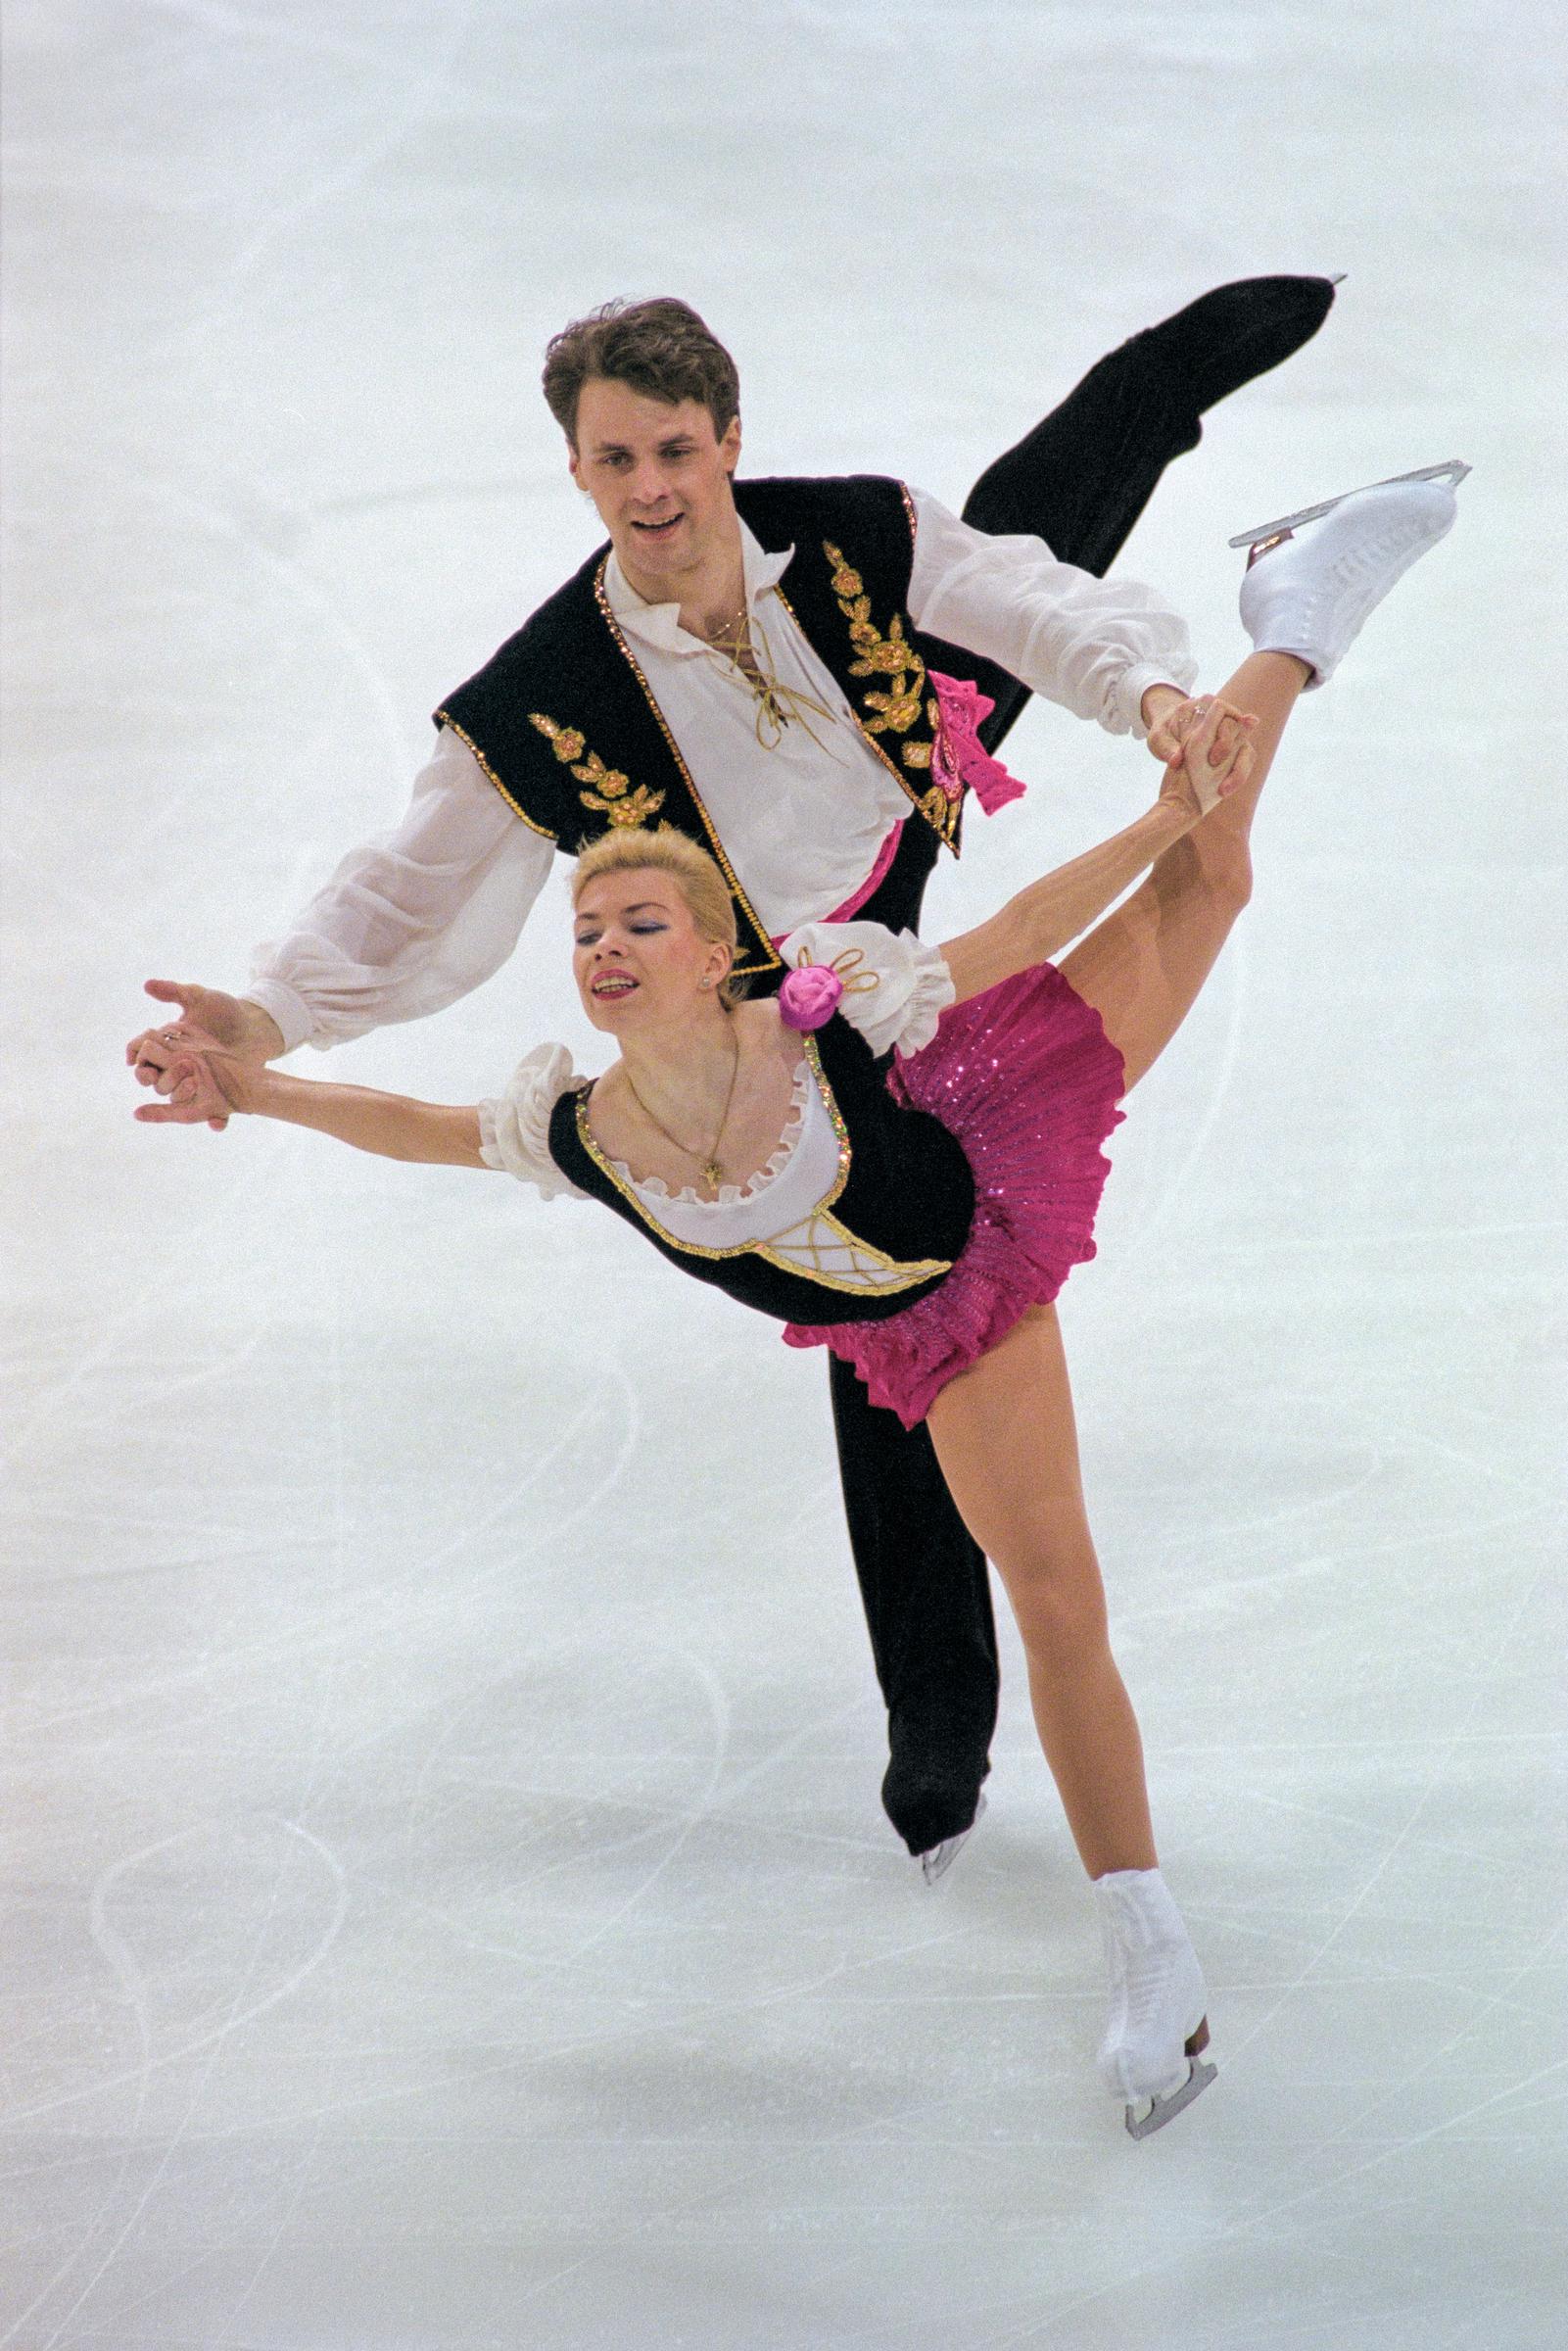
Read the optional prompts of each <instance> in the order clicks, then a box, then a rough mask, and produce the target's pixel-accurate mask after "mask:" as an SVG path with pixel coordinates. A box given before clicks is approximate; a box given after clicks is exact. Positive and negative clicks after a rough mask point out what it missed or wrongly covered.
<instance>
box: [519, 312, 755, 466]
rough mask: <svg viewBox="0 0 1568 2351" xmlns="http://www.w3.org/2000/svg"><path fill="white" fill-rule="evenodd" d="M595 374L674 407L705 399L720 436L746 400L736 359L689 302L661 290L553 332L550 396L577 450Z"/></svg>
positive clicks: (548, 382)
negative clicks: (587, 389)
mask: <svg viewBox="0 0 1568 2351" xmlns="http://www.w3.org/2000/svg"><path fill="white" fill-rule="evenodd" d="M594 376H607V377H608V378H609V380H610V381H611V382H612V383H617V384H627V385H630V387H631V389H632V390H633V391H634V392H641V393H642V394H643V395H644V396H645V397H646V398H647V399H649V400H665V401H668V402H669V403H670V405H671V407H672V408H673V407H675V406H676V405H677V403H679V402H680V401H683V400H697V401H700V402H701V403H702V406H703V407H704V408H706V409H707V411H708V414H709V415H710V416H711V417H712V418H713V431H714V438H715V439H716V440H722V439H723V438H724V435H725V433H726V432H727V431H728V430H729V427H730V421H731V419H732V417H734V416H735V415H736V414H737V413H738V410H739V407H740V378H739V375H738V373H737V372H736V363H735V361H734V360H732V359H731V357H730V354H729V353H728V352H727V351H726V350H725V348H724V345H723V344H722V343H721V342H720V341H719V339H718V337H717V336H716V335H713V334H710V333H709V331H708V329H707V327H706V326H704V324H703V322H702V320H701V319H700V318H699V317H698V316H697V314H696V312H695V311H694V310H692V308H691V306H690V304H689V303H686V302H677V301H676V300H675V299H674V297H673V296H671V295H660V296H658V297H656V298H655V300H653V301H652V302H607V303H605V304H604V306H603V308H602V309H600V310H597V311H591V312H589V314H588V316H587V317H586V318H574V319H573V320H572V323H571V325H570V326H563V327H562V329H561V331H560V333H559V334H558V335H553V336H551V338H550V341H549V344H548V347H547V348H546V353H545V378H544V382H545V399H546V403H547V405H548V408H549V412H550V414H551V415H552V416H553V417H554V419H555V421H556V423H557V424H558V425H559V426H560V428H561V431H562V432H563V433H564V434H565V435H566V438H567V440H568V441H569V442H570V443H571V445H572V447H573V449H575V448H576V447H577V403H578V399H579V397H580V395H581V393H582V390H583V386H584V385H585V384H586V383H588V382H589V381H590V380H591V378H593V377H594Z"/></svg>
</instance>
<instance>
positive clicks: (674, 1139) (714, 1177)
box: [621, 1035, 740, 1192]
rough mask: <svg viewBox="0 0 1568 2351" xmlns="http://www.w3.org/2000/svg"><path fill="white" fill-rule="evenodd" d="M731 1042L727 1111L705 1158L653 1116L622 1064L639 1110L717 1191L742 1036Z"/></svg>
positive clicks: (625, 1064) (725, 1110)
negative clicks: (733, 1054)
mask: <svg viewBox="0 0 1568 2351" xmlns="http://www.w3.org/2000/svg"><path fill="white" fill-rule="evenodd" d="M731 1042H732V1044H733V1045H734V1046H735V1060H734V1061H733V1062H732V1064H731V1066H730V1090H729V1092H728V1093H727V1094H726V1095H725V1097H724V1114H723V1116H722V1117H721V1119H720V1121H719V1131H718V1133H717V1134H716V1135H715V1136H714V1138H713V1146H712V1148H711V1150H710V1151H709V1153H708V1155H707V1157H706V1159H704V1158H703V1157H702V1154H701V1153H700V1152H699V1151H693V1150H692V1149H691V1147H690V1145H689V1144H688V1143H683V1142H682V1141H681V1140H680V1139H679V1137H678V1136H676V1135H673V1134H672V1133H671V1132H670V1129H669V1128H668V1127H666V1126H665V1124H664V1122H663V1120H662V1119H656V1118H655V1117H654V1116H653V1113H652V1111H651V1110H649V1108H648V1106H647V1104H646V1103H645V1102H644V1101H643V1099H642V1097H641V1094H640V1093H639V1092H638V1090H637V1080H636V1079H635V1078H634V1077H633V1075H632V1072H631V1068H630V1065H629V1064H628V1063H626V1062H624V1061H623V1062H622V1064H621V1067H622V1069H624V1070H625V1071H626V1082H627V1084H628V1085H629V1086H630V1087H631V1089H632V1099H633V1101H634V1102H635V1103H636V1104H637V1106H638V1108H639V1110H640V1111H641V1113H642V1116H643V1117H644V1118H645V1119H646V1120H647V1121H648V1124H649V1125H650V1126H653V1127H656V1128H658V1130H659V1132H660V1134H662V1135H663V1137H664V1139H665V1141H666V1142H667V1143H674V1145H675V1148H676V1149H677V1151H679V1152H680V1154H681V1156H682V1158H683V1159H694V1160H695V1161H696V1162H697V1164H698V1166H699V1167H700V1168H701V1170H702V1180H703V1182H704V1183H705V1184H707V1185H708V1186H709V1188H710V1189H711V1190H713V1191H715V1192H716V1191H717V1190H718V1188H719V1184H720V1181H721V1179H722V1177H723V1175H724V1170H723V1169H722V1168H721V1167H720V1165H719V1145H720V1144H721V1143H722V1142H723V1140H724V1130H725V1128H726V1127H728V1125H729V1124H730V1105H731V1104H732V1103H733V1102H734V1100H735V1081H736V1079H737V1078H738V1077H739V1075H740V1039H739V1037H738V1035H732V1038H731Z"/></svg>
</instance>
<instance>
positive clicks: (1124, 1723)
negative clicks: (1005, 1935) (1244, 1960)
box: [927, 1306, 1155, 1878]
mask: <svg viewBox="0 0 1568 2351" xmlns="http://www.w3.org/2000/svg"><path fill="white" fill-rule="evenodd" d="M927 1426H928V1428H929V1429H930V1432H931V1441H932V1443H933V1444H934V1446H935V1448H936V1458H937V1460H938V1462H939V1463H940V1464H941V1469H942V1474H943V1476H944V1477H945V1479H946V1480H947V1486H948V1490H949V1492H950V1493H951V1495H952V1497H953V1500H954V1501H955V1502H956V1503H957V1505H958V1508H959V1511H960V1513H961V1515H962V1516H963V1519H964V1522H965V1524H966V1525H967V1526H968V1528H969V1530H970V1532H971V1534H972V1535H973V1536H974V1540H975V1542H976V1543H977V1544H978V1545H979V1546H980V1548H981V1550H982V1551H984V1552H985V1553H986V1555H987V1556H988V1558H989V1559H991V1561H992V1564H993V1565H994V1566H995V1568H996V1571H997V1573H998V1574H999V1575H1000V1577H1001V1578H1002V1582H1003V1585H1004V1587H1005V1588H1006V1591H1007V1596H1008V1599H1009V1601H1010V1602H1011V1604H1012V1607H1013V1613H1014V1615H1015V1616H1016V1617H1017V1619H1018V1626H1019V1631H1020V1633H1021V1634H1022V1640H1023V1649H1024V1654H1025V1655H1026V1656H1027V1658H1028V1666H1029V1696H1030V1698H1031V1700H1032V1702H1033V1706H1034V1719H1035V1723H1036V1725H1037V1727H1038V1729H1039V1733H1040V1744H1041V1746H1042V1747H1043V1748H1044V1750H1045V1758H1046V1761H1047V1762H1048V1763H1049V1765H1050V1767H1051V1772H1052V1776H1053V1778H1054V1779H1055V1781H1056V1784H1057V1787H1058V1789H1059V1790H1060V1792H1061V1796H1062V1802H1063V1806H1064V1808H1065V1810H1066V1812H1067V1816H1068V1823H1069V1827H1070V1829H1071V1831H1072V1837H1073V1842H1074V1843H1075V1844H1076V1846H1077V1848H1078V1851H1079V1853H1080V1854H1081V1856H1082V1859H1083V1865H1084V1867H1085V1869H1086V1870H1087V1871H1088V1873H1089V1875H1090V1877H1091V1878H1098V1877H1102V1876H1104V1875H1105V1874H1106V1872H1107V1871H1110V1870H1124V1869H1152V1868H1154V1866H1155V1847H1154V1833H1153V1830H1152V1829H1151V1827H1150V1822H1149V1798H1148V1792H1147V1790H1146V1788H1145V1785H1144V1776H1143V1744H1142V1741H1141V1740H1140V1738H1139V1736H1138V1724H1137V1719H1136V1717H1135V1715H1134V1714H1133V1711H1132V1703H1131V1701H1130V1700H1129V1698H1128V1696H1127V1693H1126V1690H1125V1689H1124V1687H1123V1686H1122V1681H1121V1676H1120V1674H1119V1673H1118V1672H1117V1666H1116V1660H1115V1658H1114V1657H1113V1656H1112V1655H1111V1643H1110V1638H1109V1634H1108V1631H1107V1626H1106V1606H1105V1587H1104V1585H1103V1583H1102V1582H1101V1579H1100V1563H1099V1560H1098V1559H1096V1557H1095V1551H1094V1542H1093V1538H1092V1537H1091V1535H1090V1533H1089V1523H1088V1519H1087V1517H1086V1515H1085V1512H1084V1507H1083V1486H1082V1481H1081V1478H1080V1476H1079V1472H1078V1442H1077V1430H1076V1425H1075V1423H1074V1420H1073V1415H1072V1394H1071V1390H1070V1388H1069V1384H1068V1367H1067V1359H1066V1357H1065V1356H1064V1354H1063V1351H1062V1336H1061V1332H1060V1330H1059V1328H1058V1325H1057V1319H1056V1309H1055V1308H1054V1307H1049V1306H1042V1307H1034V1308H1031V1309H1030V1311H1029V1312H1028V1313H1027V1314H1026V1315H1025V1316H1024V1317H1023V1319H1022V1321H1020V1322H1017V1323H1015V1325H1014V1327H1013V1329H1012V1330H1011V1331H1009V1333H1008V1335H1007V1337H1006V1338H1005V1339H1003V1340H1002V1342H1001V1343H1000V1345H999V1346H996V1347H993V1348H992V1350H991V1352H990V1353H989V1354H988V1355H983V1356H981V1357H980V1359H979V1360H978V1362H977V1363H974V1364H972V1365H971V1366H970V1367H969V1369H968V1370H967V1371H961V1372H960V1373H959V1374H958V1376H957V1377H956V1378H955V1379H951V1380H949V1381H948V1383H947V1385H946V1387H944V1388H943V1389H942V1391H941V1393H940V1395H939V1396H938V1397H937V1398H936V1401H935V1403H934V1404H933V1405H932V1406H931V1409H930V1412H929V1415H927Z"/></svg>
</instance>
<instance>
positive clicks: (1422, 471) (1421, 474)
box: [1225, 277, 1470, 554]
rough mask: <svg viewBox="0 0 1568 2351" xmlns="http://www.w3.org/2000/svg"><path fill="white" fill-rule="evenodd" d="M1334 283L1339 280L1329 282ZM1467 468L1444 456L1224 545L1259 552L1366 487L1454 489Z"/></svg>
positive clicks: (1284, 516) (1265, 524)
mask: <svg viewBox="0 0 1568 2351" xmlns="http://www.w3.org/2000/svg"><path fill="white" fill-rule="evenodd" d="M1332 282H1333V283H1334V284H1335V285H1336V286H1337V285H1338V284H1339V282H1340V281H1339V279H1338V278H1337V277H1336V278H1335V279H1334V280H1333V281H1332ZM1469 471H1470V468H1469V466H1468V465H1467V464H1466V463H1465V461H1464V459H1463V458H1462V457H1445V458H1444V460H1443V462H1442V464H1441V465H1422V466H1419V467H1418V468H1417V469H1416V471H1415V472H1414V473H1391V474H1390V475H1389V477H1388V480H1387V481H1383V482H1368V483H1367V485H1366V489H1364V490H1342V491H1341V492H1340V495H1339V497H1338V498H1325V499H1324V501H1323V503H1322V504H1321V505H1320V506H1303V507H1302V508H1301V509H1300V511H1299V512H1298V513H1295V514H1281V515H1280V516H1279V518H1278V520H1277V521H1275V522H1260V523H1259V525H1258V527H1257V529H1256V530H1252V531H1238V532H1237V534H1236V536H1235V538H1234V539H1227V540H1226V541H1225V545H1226V546H1227V547H1250V548H1253V549H1254V550H1255V551H1256V552H1259V554H1260V553H1261V552H1262V551H1263V549H1264V548H1265V547H1269V546H1271V545H1272V544H1273V542H1274V541H1275V540H1277V539H1283V538H1285V537H1286V536H1287V535H1288V534H1289V533H1290V532H1291V531H1293V530H1295V528H1296V526H1297V524H1298V523H1299V522H1316V521H1317V520H1318V518H1319V517H1320V516H1321V515H1324V514H1332V513H1333V511H1334V508H1335V507H1336V506H1343V505H1344V504H1345V501H1346V500H1347V499H1348V498H1364V497H1365V496H1366V491H1367V490H1387V489H1389V488H1390V487H1391V486H1392V484H1394V483H1395V482H1447V483H1449V486H1450V487H1451V488H1452V489H1455V490H1457V489H1458V487H1459V484H1460V483H1461V482H1462V481H1463V480H1464V477H1465V475H1466V474H1467V473H1468V472H1469Z"/></svg>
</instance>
